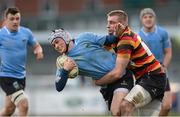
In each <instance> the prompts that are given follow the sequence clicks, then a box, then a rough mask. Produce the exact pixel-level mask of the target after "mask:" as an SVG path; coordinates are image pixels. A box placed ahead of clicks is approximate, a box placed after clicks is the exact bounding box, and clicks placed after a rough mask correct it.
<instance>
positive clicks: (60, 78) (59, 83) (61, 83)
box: [55, 58, 76, 92]
mask: <svg viewBox="0 0 180 117" xmlns="http://www.w3.org/2000/svg"><path fill="white" fill-rule="evenodd" d="M75 65H76V64H75V62H74V61H73V60H72V59H71V58H67V60H66V61H65V62H64V65H63V68H62V69H58V70H57V73H56V77H57V78H56V81H55V86H56V90H57V91H58V92H60V91H62V90H63V89H64V87H65V86H66V83H67V80H68V75H69V71H71V70H72V69H73V68H74V67H75Z"/></svg>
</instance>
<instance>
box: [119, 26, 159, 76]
mask: <svg viewBox="0 0 180 117" xmlns="http://www.w3.org/2000/svg"><path fill="white" fill-rule="evenodd" d="M116 50H117V51H116V53H117V56H118V57H123V58H128V59H129V60H130V62H129V65H128V68H129V69H130V70H131V71H132V72H133V73H134V74H135V77H136V79H138V78H139V77H141V76H142V75H143V74H144V73H148V72H155V73H156V72H157V73H160V72H162V69H161V65H160V63H159V62H158V61H157V60H156V59H155V57H154V55H153V54H152V53H151V51H150V50H149V48H148V47H147V46H146V44H145V43H144V42H143V41H142V40H141V38H140V36H138V35H137V34H135V33H134V32H132V30H131V29H130V28H129V27H127V28H126V29H125V31H124V32H123V34H122V35H121V36H119V37H118V43H117V46H116Z"/></svg>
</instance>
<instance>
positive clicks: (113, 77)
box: [95, 57, 129, 85]
mask: <svg viewBox="0 0 180 117" xmlns="http://www.w3.org/2000/svg"><path fill="white" fill-rule="evenodd" d="M128 63H129V59H127V58H121V57H117V59H116V66H115V68H114V69H113V70H112V71H110V72H108V73H107V74H106V75H105V76H103V77H102V78H100V79H99V80H95V84H96V85H104V84H110V83H112V82H115V81H117V80H118V79H120V78H121V77H122V76H123V75H124V74H125V72H126V71H125V69H126V67H127V65H128Z"/></svg>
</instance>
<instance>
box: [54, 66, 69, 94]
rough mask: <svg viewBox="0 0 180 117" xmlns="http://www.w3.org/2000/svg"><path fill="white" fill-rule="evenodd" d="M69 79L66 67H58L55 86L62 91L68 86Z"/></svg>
mask: <svg viewBox="0 0 180 117" xmlns="http://www.w3.org/2000/svg"><path fill="white" fill-rule="evenodd" d="M67 80H68V71H66V70H64V69H57V71H56V81H55V86H56V90H57V91H58V92H60V91H62V90H63V89H64V87H65V86H66V83H67Z"/></svg>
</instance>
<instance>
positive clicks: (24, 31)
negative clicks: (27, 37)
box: [19, 26, 32, 33]
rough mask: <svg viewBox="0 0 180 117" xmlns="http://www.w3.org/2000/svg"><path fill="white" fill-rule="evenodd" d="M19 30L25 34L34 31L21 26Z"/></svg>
mask: <svg viewBox="0 0 180 117" xmlns="http://www.w3.org/2000/svg"><path fill="white" fill-rule="evenodd" d="M19 29H20V31H21V32H23V33H32V31H31V30H30V29H29V28H27V27H25V26H20V27H19Z"/></svg>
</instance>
